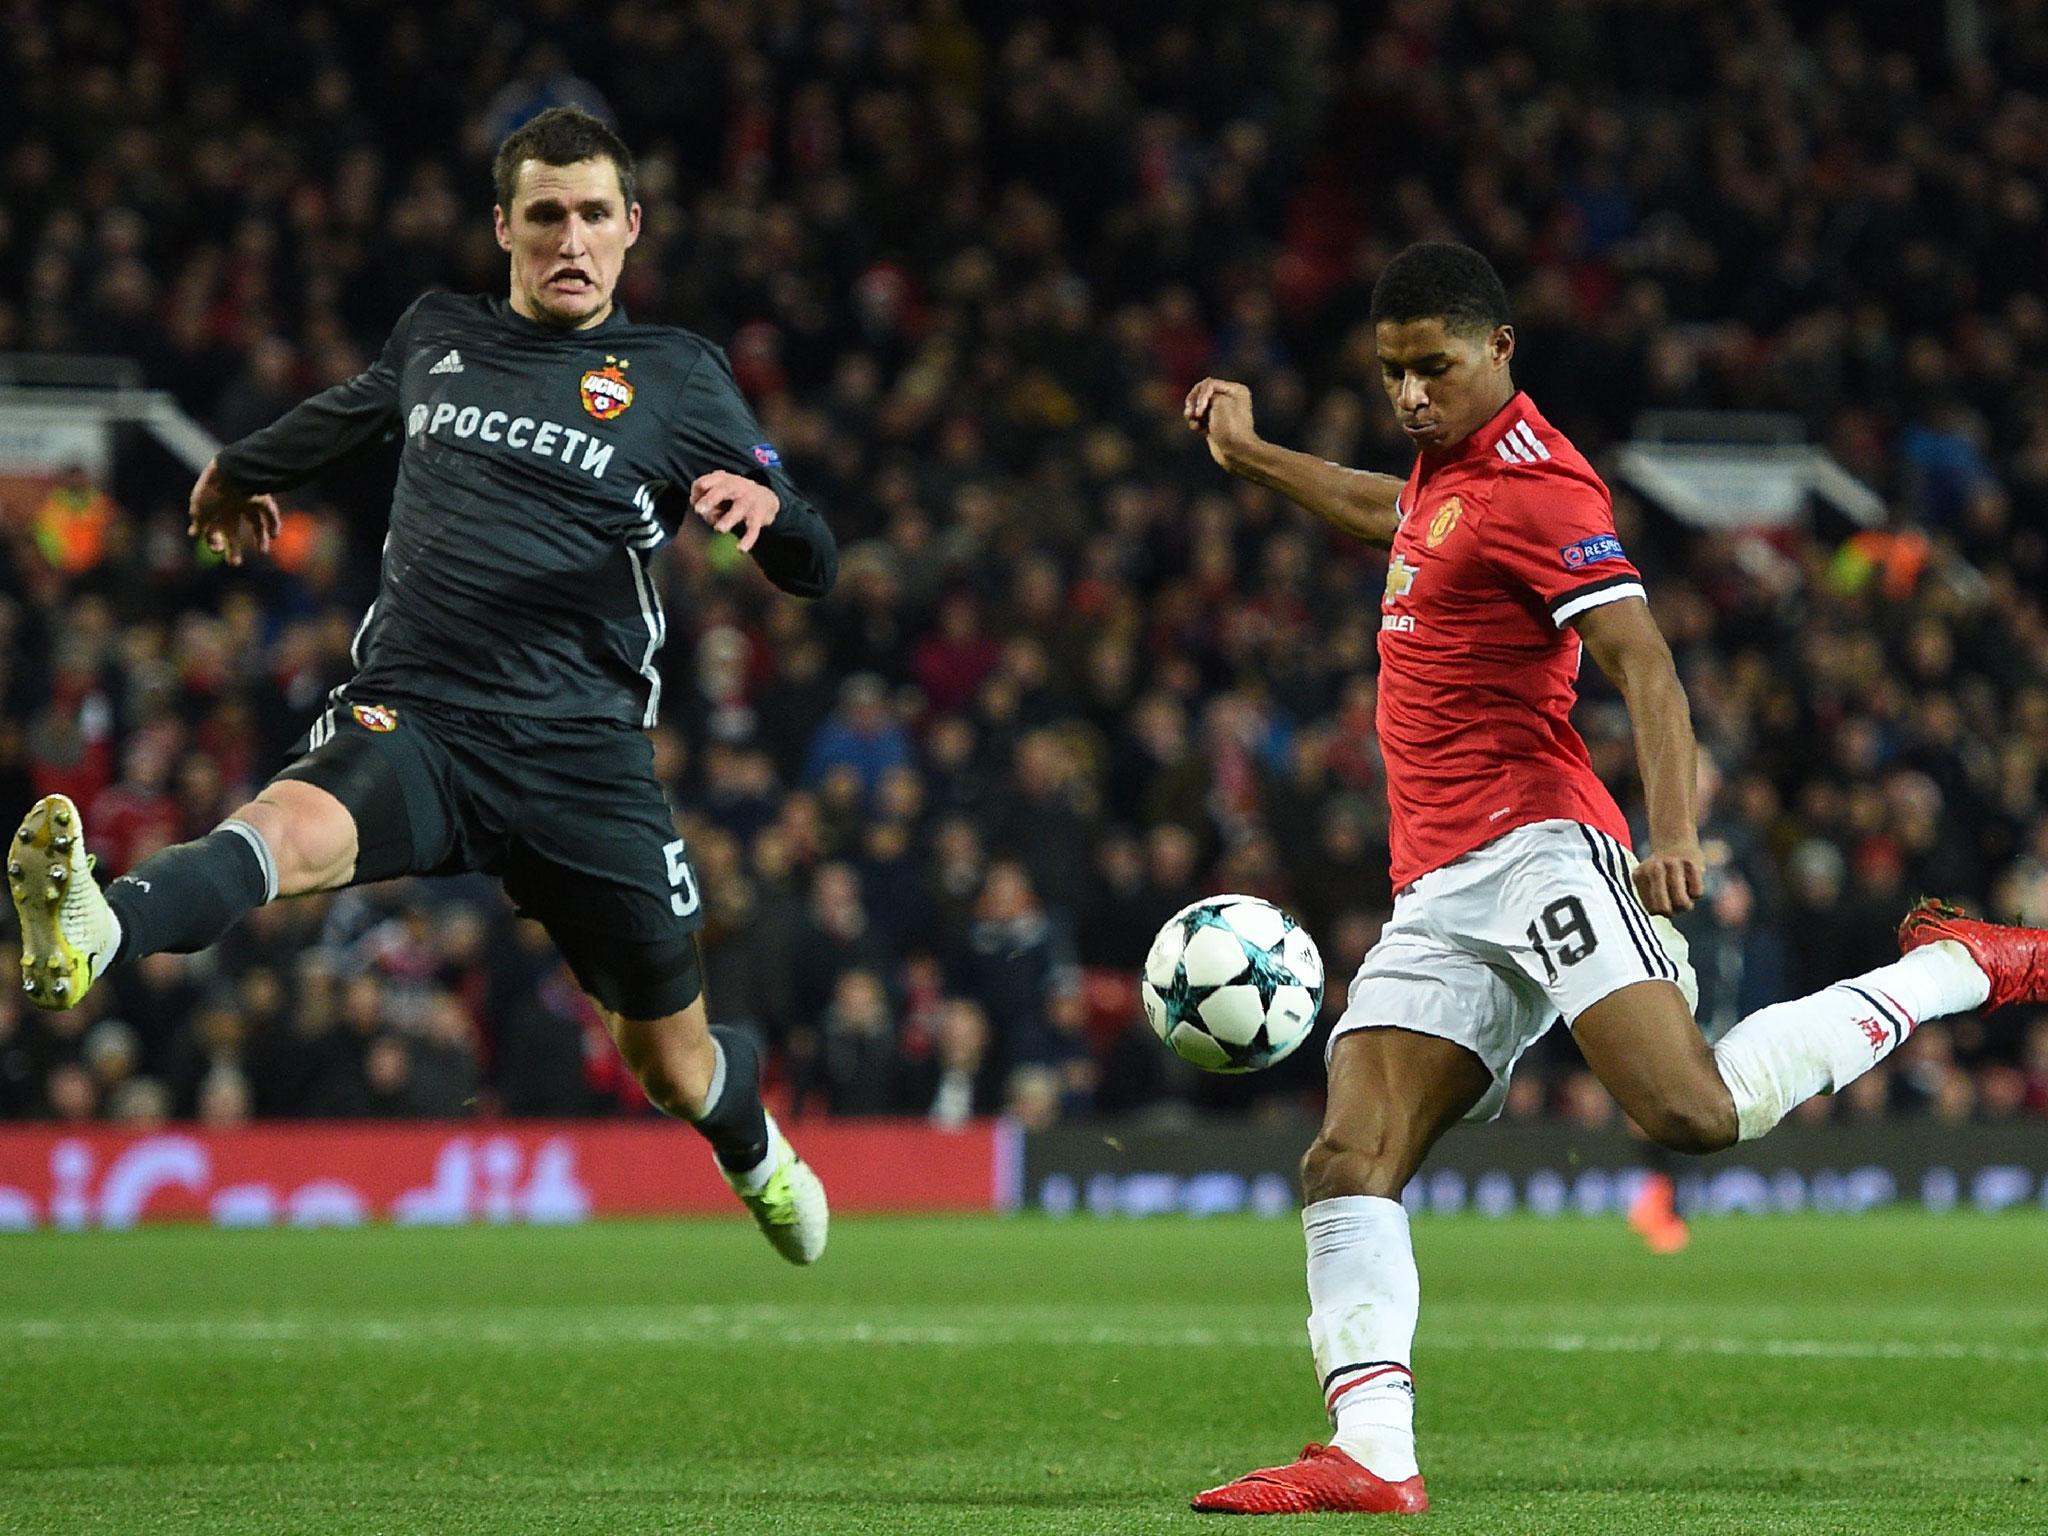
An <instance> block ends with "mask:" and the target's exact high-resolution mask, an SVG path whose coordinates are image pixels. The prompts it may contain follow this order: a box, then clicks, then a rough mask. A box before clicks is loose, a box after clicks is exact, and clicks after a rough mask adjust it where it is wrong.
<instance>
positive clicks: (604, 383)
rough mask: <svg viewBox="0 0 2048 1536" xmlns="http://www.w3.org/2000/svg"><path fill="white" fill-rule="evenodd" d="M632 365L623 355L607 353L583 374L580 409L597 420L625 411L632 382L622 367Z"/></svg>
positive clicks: (608, 418) (609, 417)
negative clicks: (606, 355)
mask: <svg viewBox="0 0 2048 1536" xmlns="http://www.w3.org/2000/svg"><path fill="white" fill-rule="evenodd" d="M632 366H633V365H632V364H631V363H629V362H627V361H626V360H625V359H624V358H623V357H607V358H606V359H605V360H604V366H603V367H602V368H593V369H591V370H590V371H589V372H588V373H586V374H584V375H583V383H582V386H581V390H580V392H581V394H582V396H583V409H584V410H586V411H588V412H590V414H591V415H593V416H595V417H596V418H597V419H598V420H599V421H611V420H613V419H615V418H617V417H620V416H623V415H625V414H626V411H627V410H628V408H630V407H631V405H632V404H633V386H632V385H630V384H628V383H627V382H626V370H627V369H628V368H630V367H632Z"/></svg>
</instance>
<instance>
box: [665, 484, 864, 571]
mask: <svg viewBox="0 0 2048 1536" xmlns="http://www.w3.org/2000/svg"><path fill="white" fill-rule="evenodd" d="M690 510H691V511H692V512H695V513H696V514H697V515H698V516H699V517H701V518H702V519H703V520H704V521H705V522H706V523H708V524H709V525H710V526H711V527H712V529H714V530H715V531H716V532H719V533H730V534H734V535H736V536H737V537H738V539H739V544H740V549H741V550H742V552H744V553H746V554H750V555H752V556H753V557H754V563H755V564H757V565H759V566H760V567H761V573H762V574H763V575H764V576H766V577H767V578H768V579H769V580H770V581H772V582H774V583H775V585H776V586H778V587H780V588H781V589H782V590H783V591H785V592H787V593H790V594H791V595H792V596H795V597H823V596H824V595H825V594H826V593H827V592H829V591H831V590H832V583H833V582H834V581H835V580H836V579H837V578H838V575H839V545H838V543H837V542H836V541H835V540H834V539H833V537H832V530H831V529H830V528H828V527H826V526H825V519H824V518H822V517H820V516H819V515H818V513H817V510H816V509H815V508H814V507H812V506H811V505H810V504H809V503H808V502H804V501H801V500H798V499H796V498H794V497H792V498H791V499H790V500H789V501H787V502H785V501H784V500H783V499H782V498H781V496H779V495H778V494H777V493H776V492H775V490H774V489H773V488H771V487H769V486H766V485H762V484H761V483H760V482H759V481H757V480H750V479H748V478H747V477H746V476H745V475H738V474H734V473H733V472H732V471H730V470H724V469H714V470H712V471H711V472H710V473H708V474H703V475H699V476H698V477H697V478H696V479H695V480H693V481H692V482H691V483H690Z"/></svg>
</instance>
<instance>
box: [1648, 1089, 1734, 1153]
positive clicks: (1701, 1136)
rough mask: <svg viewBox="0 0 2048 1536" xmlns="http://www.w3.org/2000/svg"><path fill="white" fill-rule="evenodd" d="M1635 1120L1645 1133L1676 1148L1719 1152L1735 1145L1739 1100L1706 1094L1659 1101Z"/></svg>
mask: <svg viewBox="0 0 2048 1536" xmlns="http://www.w3.org/2000/svg"><path fill="white" fill-rule="evenodd" d="M1633 1118H1634V1120H1635V1122H1636V1124H1637V1125H1639V1126H1641V1127H1642V1130H1643V1134H1644V1135H1646V1136H1648V1137H1649V1138H1650V1140H1652V1141H1654V1142H1656V1143H1657V1145H1658V1146H1660V1147H1667V1148H1669V1149H1670V1150H1671V1151H1673V1152H1690V1153H1695V1154H1697V1153H1704V1152H1719V1151H1721V1150H1722V1149H1723V1148H1724V1147H1732V1146H1734V1145H1735V1139H1736V1123H1735V1104H1734V1101H1733V1100H1732V1099H1731V1100H1728V1101H1727V1102H1725V1103H1716V1102H1715V1101H1714V1100H1713V1099H1711V1098H1709V1097H1707V1096H1705V1095H1702V1096H1699V1097H1697V1098H1693V1097H1687V1098H1674V1099H1672V1100H1669V1101H1667V1102H1664V1103H1660V1104H1657V1105H1655V1106H1653V1107H1651V1108H1650V1109H1648V1110H1646V1111H1645V1112H1644V1113H1642V1114H1638V1115H1635V1116H1634V1117H1633Z"/></svg>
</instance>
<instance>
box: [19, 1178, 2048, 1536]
mask: <svg viewBox="0 0 2048 1536" xmlns="http://www.w3.org/2000/svg"><path fill="white" fill-rule="evenodd" d="M1416 1238H1417V1243H1416V1246H1417V1249H1418V1251H1419V1254H1420V1259H1421V1265H1422V1275H1423V1321H1422V1331H1421V1336H1420V1339H1419V1341H1418V1345H1417V1350H1416V1361H1415V1364H1416V1375H1417V1379H1418V1384H1419V1388H1420V1392H1421V1401H1420V1420H1421V1426H1422V1431H1423V1436H1424V1440H1423V1457H1424V1465H1425V1470H1426V1471H1427V1473H1428V1474H1429V1480H1430V1490H1431V1495H1432V1497H1433V1499H1434V1501H1435V1505H1436V1507H1435V1510H1434V1511H1433V1512H1432V1513H1431V1514H1429V1515H1427V1516H1425V1517H1423V1518H1422V1520H1421V1522H1420V1524H1419V1529H1421V1530H1424V1531H1427V1532H1431V1533H1437V1536H1452V1533H1463V1532H1475V1533H1476V1532H1488V1533H1505V1532H1544V1533H1572V1532H1602V1533H1613V1532H1633V1531H1643V1532H1657V1533H1660V1536H1664V1533H1706V1532H1730V1533H1735V1532H1740V1533H1743V1536H1755V1533H1760V1532H1799V1533H1802V1536H1805V1533H1819V1532H1840V1533H1844V1536H1848V1533H1855V1536H1871V1533H1885V1532H1895V1531H1896V1532H1906V1531H1911V1532H1951V1531H1953V1532H1970V1533H1983V1532H1996V1531H2029V1532H2040V1531H2044V1530H2048V1215H2044V1214H2042V1213H2025V1214H2013V1215H2007V1216H1997V1217H1987V1216H1961V1215H1957V1216H1947V1217H1939V1216H1922V1215H1913V1214H1889V1215H1880V1216H1873V1217H1864V1218H1841V1217H1833V1218H1828V1217H1815V1218H1799V1217H1774V1218H1762V1219H1755V1218H1752V1219H1730V1220H1718V1221H1709V1222H1703V1223H1701V1224H1700V1225H1699V1226H1698V1228H1697V1229H1696V1236H1695V1240H1694V1244H1693V1247H1692V1249H1691V1250H1690V1251H1688V1252H1687V1253H1684V1254H1682V1255H1679V1256H1676V1257H1674V1258H1669V1259H1657V1258H1653V1257H1651V1256H1649V1255H1648V1254H1646V1253H1643V1252H1641V1251H1640V1250H1639V1249H1638V1248H1637V1247H1636V1245H1635V1243H1634V1241H1633V1239H1632V1238H1631V1237H1630V1235H1629V1234H1628V1233H1627V1232H1626V1231H1625V1230H1624V1229H1623V1228H1622V1227H1621V1226H1620V1225H1619V1224H1617V1223H1605V1222H1591V1221H1584V1220H1575V1219H1568V1220H1558V1221H1548V1222H1545V1221H1538V1220H1533V1219H1516V1220H1507V1221H1487V1220H1484V1219H1482V1218H1478V1217H1473V1218H1469V1219H1468V1218H1462V1217H1460V1218H1431V1219H1424V1220H1420V1221H1418V1222H1417V1224H1416ZM1304 1311H1305V1301H1304V1296H1303V1287H1302V1271H1301V1238H1300V1232H1299V1229H1298V1227H1297V1226H1296V1225H1295V1224H1294V1223H1292V1222H1287V1221H1273V1222H1258V1221H1253V1220H1249V1219H1246V1220H1214V1221H1206V1222H1193V1221H1166V1220H1160V1221H1151V1222H1098V1221H1095V1220H1076V1221H1070V1222H1064V1223H1062V1222H1053V1221H1048V1220H1043V1219H1033V1218H1017V1219H1011V1220H996V1219H986V1220H901V1221H880V1220H870V1221H843V1222H841V1223H840V1224H839V1225H838V1227H837V1229H836V1230H835V1231H834V1233H833V1240H832V1250H831V1252H830V1253H828V1254H827V1256H826V1259H825V1262H824V1263H823V1264H822V1265H820V1266H819V1267H818V1268H817V1269H816V1270H812V1271H796V1270H791V1269H788V1268H786V1267H785V1266H783V1265H782V1264H780V1263H779V1262H777V1261H776V1260H775V1259H774V1258H773V1257H772V1256H771V1255H770V1253H769V1252H768V1250H767V1248H766V1247H765V1246H764V1245H763V1244H762V1243H761V1241H760V1240H759V1238H758V1237H757V1236H756V1235H755V1234H754V1232H753V1230H752V1228H751V1227H749V1226H746V1225H744V1224H742V1223H740V1222H737V1221H735V1222H681V1223H623V1224H612V1225H601V1226H594V1227H586V1228H580V1229H573V1230H536V1229H472V1230H463V1231H403V1230H394V1229H389V1228H383V1229H371V1230H360V1231H353V1232H312V1233H285V1232H243V1233H221V1232H211V1231H201V1230H168V1229H165V1230H152V1231H140V1232H130V1233H112V1234H39V1235H31V1236H21V1237H8V1238H5V1239H0V1531H5V1532H9V1533H22V1536H28V1533H42V1532H83V1531H92V1532H109V1533H119V1536H147V1533H152V1532H172V1531H175V1532H205V1533H208V1536H228V1533H236V1532H263V1533H266V1536H269V1533H276V1532H301V1531H303V1532H321V1533H343V1532H348V1533H356V1532H360V1533H368V1532H415V1531H417V1532H435V1533H462V1532H479V1533H484V1532H488V1533H490V1536H506V1533H515V1532H554V1531H578V1532H584V1531H587V1532H603V1533H628V1532H656V1531H659V1532H664V1533H669V1532H681V1531H688V1532H717V1533H721V1536H723V1533H741V1532H757V1531H758V1532H770V1531H772V1532H777V1533H801V1532H834V1533H838V1532H878V1533H888V1536H917V1533H923V1532H954V1531H991V1532H1090V1533H1095V1532H1148V1531H1181V1530H1197V1529H1208V1530H1213V1529H1214V1528H1215V1527H1216V1526H1217V1525H1218V1524H1219V1522H1220V1523H1221V1524H1222V1525H1223V1526H1224V1527H1225V1528H1226V1529H1236V1528H1237V1526H1236V1525H1234V1524H1233V1523H1232V1522H1230V1521H1229V1520H1228V1519H1227V1518H1224V1517H1215V1516H1208V1517H1204V1516H1197V1515H1194V1514H1191V1513H1189V1512H1188V1510H1187V1508H1186V1499H1187V1497H1188V1495H1189V1494H1190V1493H1191V1492H1193V1491H1195V1490H1196V1489H1199V1488H1202V1487H1204V1486H1206V1485H1208V1484H1210V1483H1212V1482H1217V1481H1220V1480H1222V1479H1223V1478H1225V1477H1228V1476H1233V1475H1235V1474H1237V1473H1238V1472H1241V1471H1243V1470H1245V1469H1247V1468H1249V1467H1251V1466H1254V1465H1258V1464H1261V1463H1265V1462H1271V1461H1275V1460H1283V1459H1286V1458H1288V1457H1291V1456H1292V1455H1293V1454H1294V1453H1295V1452H1296V1451H1297V1450H1298V1449H1299V1448H1300V1445H1301V1443H1302V1442H1303V1441H1305V1440H1308V1439H1311V1438H1319V1437H1320V1435H1321V1433H1322V1425H1321V1420H1320V1415H1319V1413H1318V1402H1317V1395H1316V1389H1315V1383H1314V1381H1313V1378H1312V1372H1311V1369H1310V1366H1309V1363H1308V1356H1307V1351H1306V1346H1305V1344H1304V1342H1303V1331H1302V1318H1303V1313H1304ZM1312 1518H1313V1517H1312ZM1347 1523H1348V1522H1342V1521H1331V1520H1328V1519H1324V1520H1323V1521H1322V1525H1324V1526H1336V1527H1342V1526H1344V1525H1345V1524H1347ZM1281 1524H1282V1526H1283V1528H1293V1529H1301V1528H1303V1523H1302V1521H1300V1520H1294V1521H1283V1522H1281ZM1311 1528H1320V1527H1311Z"/></svg>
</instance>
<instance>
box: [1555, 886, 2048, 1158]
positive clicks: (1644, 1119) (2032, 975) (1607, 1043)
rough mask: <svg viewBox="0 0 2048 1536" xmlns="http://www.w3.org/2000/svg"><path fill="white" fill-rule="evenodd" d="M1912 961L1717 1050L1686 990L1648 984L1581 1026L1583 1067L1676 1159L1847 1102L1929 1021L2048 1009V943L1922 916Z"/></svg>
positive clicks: (1910, 925)
mask: <svg viewBox="0 0 2048 1536" xmlns="http://www.w3.org/2000/svg"><path fill="white" fill-rule="evenodd" d="M1900 945H1901V947H1902V948H1903V949H1905V951H1906V953H1905V954H1904V955H1903V956H1902V957H1901V958H1900V959H1899V960H1897V961H1895V962H1893V963H1892V964H1890V965H1887V966H1882V967H1880V968H1878V969H1877V970H1874V971H1870V972H1867V973H1866V974H1864V975H1861V976H1855V977H1851V978H1850V979H1849V980H1847V981H1841V982H1837V983H1835V985H1833V986H1831V987H1825V988H1823V989H1822V990H1820V991H1819V992H1815V993H1813V994H1812V995H1810V996H1807V997H1801V998H1795V999H1793V1000H1792V1001H1790V1002H1785V1003H1775V1004H1773V1005H1771V1006H1770V1007H1768V1008H1761V1009H1759V1010H1757V1012H1755V1013H1753V1014H1750V1015H1749V1016H1748V1017H1747V1018H1745V1019H1743V1020H1742V1021H1741V1022H1740V1023H1738V1024H1737V1025H1736V1026H1735V1027H1734V1028H1733V1029H1731V1030H1729V1032H1728V1033H1727V1034H1726V1035H1725V1036H1723V1037H1722V1039H1721V1041H1720V1043H1719V1044H1718V1045H1715V1046H1712V1047H1709V1046H1708V1045H1707V1043H1706V1041H1705V1040H1704V1039H1702V1038H1701V1036H1700V1033H1699V1029H1698V1026H1697V1025H1695V1024H1694V1022H1693V1018H1692V1013H1691V1011H1690V1010H1689V1009H1688V1008H1687V1007H1686V1004H1685V1000H1684V998H1683V997H1681V996H1680V995H1679V992H1678V989H1677V988H1676V987H1675V986H1673V985H1671V984H1670V983H1667V982H1659V981H1644V982H1638V983H1636V984H1634V985H1632V986H1628V987H1623V988H1621V989H1620V990H1618V991H1616V992H1613V993H1611V994H1609V995H1608V996H1607V997H1604V998H1602V999H1601V1000H1600V1001H1598V1002H1596V1003H1594V1004H1593V1005H1592V1006H1591V1007H1590V1008H1588V1009H1586V1010H1585V1012H1584V1013H1582V1014H1580V1015H1579V1017H1578V1018H1577V1019H1575V1020H1574V1021H1573V1024H1572V1033H1573V1035H1574V1036H1575V1037H1576V1038H1577V1040H1578V1042H1579V1049H1580V1050H1581V1051H1582V1052H1584V1054H1585V1057H1586V1061H1587V1063H1588V1065H1590V1066H1591V1067H1592V1069H1593V1071H1594V1072H1595V1073H1596V1074H1597V1075H1598V1076H1599V1078H1600V1080H1601V1082H1603V1083H1605V1084H1606V1085H1607V1088H1608V1091H1609V1092H1611V1093H1612V1094H1613V1095H1614V1097H1615V1100H1616V1102H1617V1103H1619V1104H1620V1105H1621V1107H1622V1109H1623V1110H1624V1111H1626V1112H1627V1114H1628V1115H1629V1117H1630V1118H1631V1119H1633V1120H1634V1121H1635V1122H1636V1123H1637V1124H1638V1125H1639V1126H1641V1127H1642V1128H1643V1130H1644V1132H1645V1133H1646V1134H1648V1135H1649V1136H1650V1137H1651V1138H1652V1139H1653V1140H1655V1141H1657V1142H1659V1143H1660V1144H1662V1145H1664V1146H1667V1147H1670V1148H1672V1149H1673V1150H1675V1151H1680V1152H1713V1151H1717V1150H1719V1149H1720V1148H1722V1147H1726V1146H1731V1145H1733V1144H1734V1143H1735V1142H1737V1141H1753V1140H1755V1139H1756V1138H1757V1137H1759V1136H1761V1135H1763V1134H1764V1133H1765V1132H1766V1131H1768V1130H1770V1129H1771V1127H1772V1126H1774V1125H1776V1124H1777V1123H1778V1122H1779V1121H1780V1120H1782V1119H1784V1118H1785V1116H1786V1115H1788V1114H1790V1113H1791V1112H1792V1110H1793V1109H1795V1108H1797V1107H1798V1106H1799V1105H1800V1104H1802V1103H1804V1102H1805V1101H1806V1100H1807V1099H1810V1098H1812V1097H1813V1096H1814V1095H1815V1094H1818V1093H1829V1092H1839V1091H1840V1090H1842V1089H1843V1088H1846V1087H1848V1085H1849V1084H1850V1083H1852V1082H1854V1081H1855V1080H1856V1079H1857V1078H1859V1077H1861V1076H1862V1075H1863V1074H1864V1073H1865V1072H1868V1071H1869V1070H1870V1069H1871V1068H1872V1067H1873V1066H1875V1065H1876V1064H1877V1063H1878V1062H1880V1061H1882V1060H1884V1058H1885V1057H1887V1056H1889V1055H1890V1054H1891V1053H1892V1052H1893V1051H1894V1050H1895V1049H1897V1048H1898V1047H1899V1046H1900V1045H1901V1044H1903V1043H1904V1042H1905V1040H1906V1039H1907V1037H1908V1036H1910V1035H1911V1034H1912V1032H1913V1031H1914V1030H1915V1029H1916V1028H1918V1027H1919V1025H1920V1023H1921V1021H1923V1020H1925V1019H1932V1018H1940V1017H1942V1016H1944V1015H1946V1014H1952V1013H1961V1012H1963V1011H1964V1010H1966V1009H1970V1008H1976V1007H1981V1006H1983V1005H1985V1004H1986V1003H1987V1002H1988V1003H1989V1004H1990V1005H1991V1006H1993V1007H1998V1006H2002V1005H2003V1004H2005V1003H2008V1002H2022V1001H2039V1000H2042V999H2043V998H2048V931H2043V930H2040V929H2033V928H2009V927H2003V926H2001V925H1998V924H1994V923H1982V922H1975V921H1971V920H1969V919H1965V918H1962V917H1961V916H1960V914H1957V913H1954V912H1953V910H1952V909H1945V908H1940V907H1938V906H1936V905H1934V904H1932V903H1929V904H1923V905H1922V906H1921V907H1920V908H1917V909H1916V910H1915V911H1914V912H1913V913H1912V914H1911V915H1909V916H1908V918H1907V919H1906V922H1905V923H1904V924H1903V925H1902V926H1901V930H1900Z"/></svg>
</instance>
